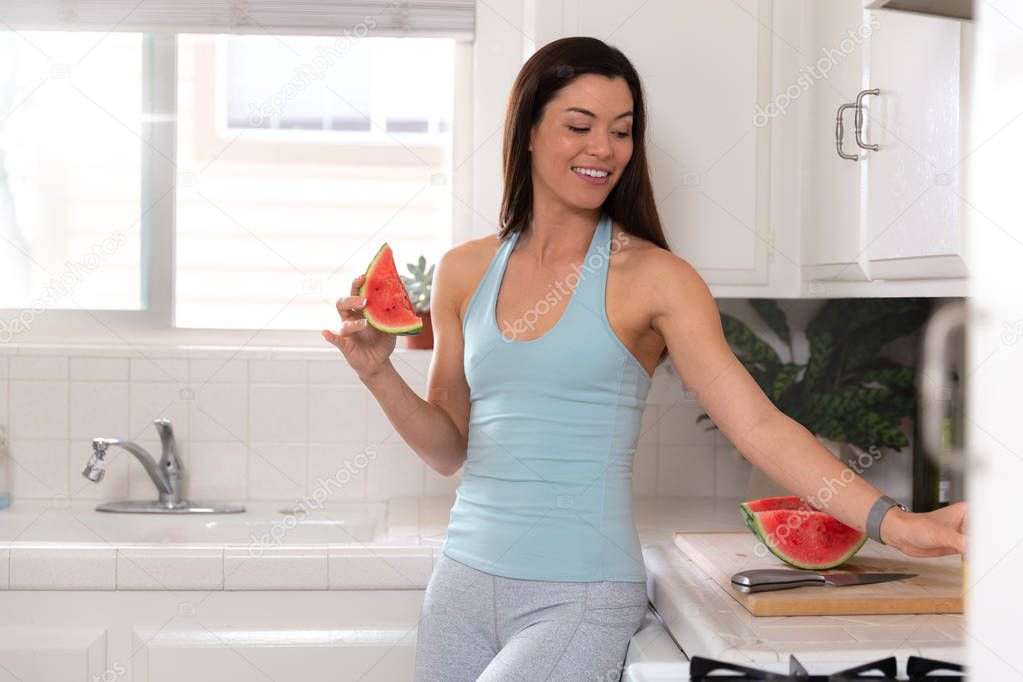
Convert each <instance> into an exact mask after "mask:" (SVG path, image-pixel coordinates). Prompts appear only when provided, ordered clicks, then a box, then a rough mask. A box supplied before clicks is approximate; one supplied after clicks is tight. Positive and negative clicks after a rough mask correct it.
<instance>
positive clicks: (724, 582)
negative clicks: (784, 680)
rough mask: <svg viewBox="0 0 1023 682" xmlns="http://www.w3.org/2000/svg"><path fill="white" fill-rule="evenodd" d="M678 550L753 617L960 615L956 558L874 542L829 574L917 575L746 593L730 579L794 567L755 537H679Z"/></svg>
mask: <svg viewBox="0 0 1023 682" xmlns="http://www.w3.org/2000/svg"><path fill="white" fill-rule="evenodd" d="M675 545H676V546H677V547H678V548H679V549H680V550H681V551H682V552H683V553H684V554H685V555H686V556H687V557H689V558H690V559H691V560H692V561H693V563H695V564H696V565H697V566H699V567H700V568H701V569H702V570H703V571H704V572H705V573H706V574H707V575H709V576H710V577H711V578H713V579H714V581H715V582H716V583H717V584H718V585H720V586H721V587H722V589H724V590H725V591H726V592H727V593H728V594H730V595H731V596H732V598H733V599H735V601H737V602H739V603H740V604H742V605H743V606H744V607H746V609H747V610H748V611H749V612H750V613H751V614H753V615H754V616H834V615H853V614H859V615H864V614H878V613H962V612H963V572H962V561H961V557H960V556H959V555H958V554H956V555H951V556H944V557H935V558H930V559H916V558H913V557H908V556H906V555H905V554H902V553H901V552H899V551H898V550H896V549H893V548H891V547H888V546H887V545H882V544H879V543H877V542H873V541H871V540H867V543H866V544H865V545H863V547H862V548H861V549H860V551H859V552H857V553H856V556H854V557H853V558H852V559H850V560H849V561H848V562H846V563H845V564H843V565H842V566H841V568H840V569H833V570H832V571H822V573H829V572H834V573H837V572H844V571H852V572H857V573H862V572H870V571H882V572H885V573H918V574H919V575H918V576H917V577H916V578H909V579H906V580H895V581H891V582H887V583H879V584H874V585H849V586H846V587H831V586H828V585H823V586H808V587H796V588H792V589H788V590H778V591H772V592H756V593H753V594H744V593H742V592H739V591H738V590H735V589H733V588H732V583H731V580H732V576H733V575H734V574H736V573H738V572H739V571H744V570H747V569H751V568H792V567H791V566H789V565H787V564H786V563H785V562H783V561H781V560H780V559H778V558H777V557H776V556H774V555H773V554H771V553H770V552H769V551H768V550H767V547H766V546H764V544H763V543H761V542H760V541H759V540H758V539H757V538H756V537H754V536H753V534H752V533H749V532H742V533H719V532H714V533H693V532H681V531H676V532H675Z"/></svg>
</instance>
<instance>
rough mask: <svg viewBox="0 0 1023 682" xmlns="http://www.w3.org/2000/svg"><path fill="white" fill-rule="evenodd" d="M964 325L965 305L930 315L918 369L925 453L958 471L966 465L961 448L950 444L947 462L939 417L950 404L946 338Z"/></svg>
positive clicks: (940, 418) (959, 303)
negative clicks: (945, 393)
mask: <svg viewBox="0 0 1023 682" xmlns="http://www.w3.org/2000/svg"><path fill="white" fill-rule="evenodd" d="M965 324H966V304H965V303H964V302H956V303H952V304H949V305H946V306H944V307H942V308H941V309H940V310H938V312H936V313H934V314H933V315H932V316H931V319H929V320H928V321H927V326H926V327H925V328H924V337H923V360H922V362H921V372H920V382H919V385H920V391H919V393H920V395H919V396H918V397H919V399H920V429H919V431H920V439H921V441H923V448H924V452H925V453H927V456H928V457H930V458H931V460H932V461H934V462H935V463H936V464H938V465H939V466H940V465H942V464H944V465H946V466H948V468H949V471H955V472H956V473H960V472H962V471H963V469H964V468H965V463H964V460H963V451H962V449H960V448H957V447H955V446H951V451H950V456H949V461H947V462H944V461H942V460H944V459H945V457H944V453H943V450H944V448H943V446H942V442H941V441H942V439H941V433H942V423H941V421H942V419H943V418H944V416H945V410H944V406H945V405H947V404H950V403H951V393H950V394H949V396H948V399H947V400H946V399H945V398H944V395H943V394H942V393H941V392H942V391H948V390H949V387H948V386H947V385H946V384H945V379H946V378H947V376H948V371H947V368H946V365H945V355H946V352H947V350H948V339H949V337H950V336H951V335H952V332H953V331H954V330H955V329H957V328H959V327H963V326H965Z"/></svg>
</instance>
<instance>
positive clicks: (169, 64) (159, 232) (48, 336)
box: [0, 33, 473, 348]
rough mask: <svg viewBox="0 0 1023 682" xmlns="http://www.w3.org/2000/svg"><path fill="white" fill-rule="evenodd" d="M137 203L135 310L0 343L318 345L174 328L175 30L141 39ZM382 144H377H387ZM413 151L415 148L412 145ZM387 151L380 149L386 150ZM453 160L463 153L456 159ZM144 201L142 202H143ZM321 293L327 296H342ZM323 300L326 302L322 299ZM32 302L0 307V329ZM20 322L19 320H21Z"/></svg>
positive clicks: (288, 334) (461, 81)
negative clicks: (137, 301) (137, 305)
mask: <svg viewBox="0 0 1023 682" xmlns="http://www.w3.org/2000/svg"><path fill="white" fill-rule="evenodd" d="M142 44H143V47H142V50H143V54H142V72H143V83H142V93H143V95H142V97H143V106H142V116H143V121H142V126H141V130H142V135H141V145H140V146H141V153H142V165H141V168H142V173H141V177H140V182H141V183H142V192H141V196H142V207H140V213H141V216H140V224H139V228H140V234H141V258H140V267H141V272H140V277H141V282H140V284H141V287H140V291H141V296H140V299H141V300H140V304H141V307H140V309H139V310H112V309H85V308H82V307H81V306H79V308H78V309H77V310H76V309H65V308H54V309H47V310H45V311H43V312H42V313H41V314H35V315H34V316H32V317H31V319H30V323H29V324H28V325H26V326H25V328H24V329H23V330H21V331H19V332H18V333H15V334H13V336H12V337H11V338H10V340H9V341H6V342H0V346H10V345H18V344H34V345H40V344H54V345H67V344H69V343H84V344H100V345H111V344H112V345H116V346H125V345H126V346H129V347H134V346H135V345H172V346H204V345H216V346H221V345H230V346H251V345H258V346H275V347H279V346H284V347H315V348H323V346H324V341H323V338H322V336H321V335H320V333H319V330H315V329H310V330H305V329H266V328H265V327H264V328H261V329H244V328H242V329H210V328H199V327H178V326H175V320H174V308H175V273H176V256H175V245H176V220H175V219H176V215H175V208H176V204H177V193H176V187H177V183H178V182H179V181H181V179H180V178H178V177H177V172H176V159H177V81H178V77H177V60H178V54H177V34H176V33H148V34H145V35H144V36H143V41H142ZM472 54H473V43H472V42H469V41H455V45H454V60H453V61H454V73H453V78H454V86H453V99H454V101H453V103H452V104H453V106H452V120H451V126H452V158H453V165H452V177H451V178H449V179H448V188H449V191H450V192H451V194H452V202H457V203H459V204H462V205H463V206H468V204H466V202H465V201H464V200H463V199H460V198H459V197H460V196H465V197H468V196H472V186H471V185H472V180H471V178H472V153H471V150H472V140H473V133H472V123H473V121H472V118H473V117H472V115H471V112H472V106H471V96H472V85H471V84H472V68H473V67H472ZM388 148H389V147H385V146H380V147H378V149H380V150H387V149H388ZM412 149H413V151H414V150H415V149H416V148H415V147H413V148H412ZM385 155H386V154H385ZM458 159H464V160H463V161H461V162H458ZM143 207H144V208H143ZM465 213H466V212H465V211H463V210H459V208H458V207H457V206H456V207H455V210H453V211H452V216H453V224H452V225H451V234H452V243H456V236H457V235H459V234H465V233H467V232H468V230H467V229H465V228H463V227H460V226H459V225H458V224H457V223H458V222H459V220H460V219H461V220H465V219H466V218H465V217H464V216H465ZM347 293H348V292H347V291H344V292H337V291H334V292H328V291H324V292H323V295H324V298H325V299H326V301H331V300H334V299H335V298H337V297H340V296H344V295H347ZM326 301H325V305H326V304H327V302H326ZM29 310H31V309H30V308H0V330H3V329H5V328H6V327H5V325H7V324H8V323H9V322H10V321H11V320H13V319H17V318H19V317H20V316H22V314H23V313H24V312H25V311H29ZM19 326H20V325H19Z"/></svg>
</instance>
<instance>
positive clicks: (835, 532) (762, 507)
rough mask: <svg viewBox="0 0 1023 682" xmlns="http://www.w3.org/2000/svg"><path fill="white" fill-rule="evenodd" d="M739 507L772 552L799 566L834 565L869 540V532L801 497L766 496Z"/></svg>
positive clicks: (816, 568)
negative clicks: (843, 521)
mask: <svg viewBox="0 0 1023 682" xmlns="http://www.w3.org/2000/svg"><path fill="white" fill-rule="evenodd" d="M740 507H741V509H742V516H743V521H744V522H745V523H746V527H747V528H749V529H750V531H751V532H752V533H753V534H754V535H756V536H757V537H758V538H760V540H761V542H763V543H764V545H765V546H766V547H767V548H768V549H769V550H770V551H771V553H772V554H774V555H775V556H777V557H778V558H779V559H781V560H782V561H784V562H785V563H787V564H789V565H790V566H795V567H796V568H808V569H814V570H825V569H829V568H834V567H835V566H838V565H840V564H843V563H845V562H846V561H848V560H849V559H851V558H852V557H853V555H854V554H856V552H858V551H859V550H860V548H861V547H862V546H863V544H864V543H865V542H866V541H867V534H866V533H863V532H860V531H858V530H856V529H855V528H851V527H850V526H847V525H845V524H844V523H842V522H841V521H839V520H838V519H836V518H835V517H833V516H831V515H830V514H828V513H826V512H822V511H819V510H817V509H815V508H814V507H812V506H811V505H809V504H807V503H806V502H804V501H803V500H800V499H799V498H798V497H794V496H789V497H767V498H764V499H762V500H751V501H749V502H743V503H742V504H741V505H740Z"/></svg>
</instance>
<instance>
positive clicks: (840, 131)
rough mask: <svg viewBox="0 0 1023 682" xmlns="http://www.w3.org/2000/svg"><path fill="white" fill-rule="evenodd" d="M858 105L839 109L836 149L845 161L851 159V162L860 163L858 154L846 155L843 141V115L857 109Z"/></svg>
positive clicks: (836, 125)
mask: <svg viewBox="0 0 1023 682" xmlns="http://www.w3.org/2000/svg"><path fill="white" fill-rule="evenodd" d="M855 106H856V105H855V104H853V103H852V102H848V103H846V104H843V105H841V106H840V107H838V115H837V116H836V117H835V147H837V149H838V155H839V156H840V157H842V158H843V159H849V160H850V161H859V160H860V157H859V155H858V154H846V153H845V151H844V150H843V149H842V139H843V138H844V137H845V127H844V126H843V125H842V114H844V113H845V110H846V109H850V108H853V107H855Z"/></svg>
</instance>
